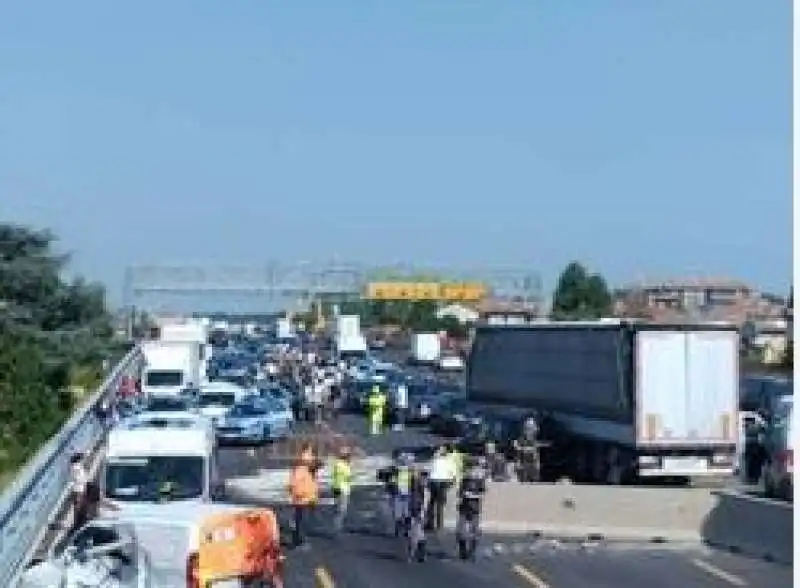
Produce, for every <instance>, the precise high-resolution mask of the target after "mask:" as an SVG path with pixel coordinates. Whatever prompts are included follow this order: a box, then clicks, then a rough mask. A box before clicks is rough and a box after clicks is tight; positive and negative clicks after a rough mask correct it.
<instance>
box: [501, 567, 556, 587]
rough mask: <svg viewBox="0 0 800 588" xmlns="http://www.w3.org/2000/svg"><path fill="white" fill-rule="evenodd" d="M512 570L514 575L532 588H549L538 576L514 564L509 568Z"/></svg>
mask: <svg viewBox="0 0 800 588" xmlns="http://www.w3.org/2000/svg"><path fill="white" fill-rule="evenodd" d="M511 569H512V570H514V573H515V574H516V575H518V576H519V577H520V578H522V579H523V580H525V581H526V582H527V583H528V584H530V585H531V586H533V587H534V588H550V585H549V584H548V583H547V582H545V581H544V580H542V579H541V578H540V577H539V576H537V575H536V574H534V573H533V572H532V571H530V570H529V569H528V568H526V567H525V566H523V565H520V564H514V565H513V566H512V567H511Z"/></svg>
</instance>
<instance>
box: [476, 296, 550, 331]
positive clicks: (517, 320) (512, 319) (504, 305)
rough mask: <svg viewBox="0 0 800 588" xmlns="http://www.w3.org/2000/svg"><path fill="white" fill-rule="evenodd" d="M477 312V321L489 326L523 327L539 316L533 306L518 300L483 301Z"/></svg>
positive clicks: (537, 310) (538, 312)
mask: <svg viewBox="0 0 800 588" xmlns="http://www.w3.org/2000/svg"><path fill="white" fill-rule="evenodd" d="M477 311H478V313H479V316H480V319H479V320H480V321H481V322H485V323H487V324H490V325H525V324H528V323H532V322H534V321H535V320H536V319H537V318H538V317H539V316H540V314H541V312H540V311H539V309H538V308H536V306H535V305H532V304H530V303H526V302H522V301H518V300H484V301H483V302H481V303H480V304H479V305H478V307H477Z"/></svg>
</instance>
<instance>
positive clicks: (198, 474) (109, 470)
mask: <svg viewBox="0 0 800 588" xmlns="http://www.w3.org/2000/svg"><path fill="white" fill-rule="evenodd" d="M104 481H105V494H106V496H107V497H108V498H111V499H112V500H120V501H129V502H139V501H149V500H158V499H159V498H160V497H161V496H162V494H161V493H163V492H164V491H165V490H164V489H165V488H167V487H169V495H168V496H169V498H170V499H173V500H188V499H192V498H201V497H202V496H203V494H204V492H203V491H204V488H205V459H204V458H203V457H201V456H158V457H153V456H150V457H126V458H109V460H108V461H107V463H106V467H105V480H104Z"/></svg>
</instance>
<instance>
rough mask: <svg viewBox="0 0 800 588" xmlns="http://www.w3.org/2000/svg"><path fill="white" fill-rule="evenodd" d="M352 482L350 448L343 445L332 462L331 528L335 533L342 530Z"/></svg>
mask: <svg viewBox="0 0 800 588" xmlns="http://www.w3.org/2000/svg"><path fill="white" fill-rule="evenodd" d="M352 484H353V471H352V468H351V466H350V449H349V448H348V447H343V448H342V449H341V450H340V451H339V457H338V458H337V459H336V461H334V462H333V498H334V500H335V501H336V511H335V514H334V521H333V529H334V533H335V534H337V535H338V534H339V533H341V532H342V531H343V530H344V523H345V519H346V518H347V510H348V508H349V506H350V490H351V488H352Z"/></svg>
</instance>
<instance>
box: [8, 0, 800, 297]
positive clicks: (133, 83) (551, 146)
mask: <svg viewBox="0 0 800 588" xmlns="http://www.w3.org/2000/svg"><path fill="white" fill-rule="evenodd" d="M790 47H791V3H790V2H788V1H786V0H772V1H769V2H757V1H755V0H749V1H745V0H704V1H703V2H697V1H696V0H694V1H689V0H648V1H641V0H625V1H623V0H604V1H603V2H590V1H588V0H584V1H572V2H544V1H534V0H525V1H523V0H519V1H511V0H500V1H497V0H496V1H493V2H489V1H477V0H472V1H470V0H450V1H445V0H404V1H402V2H397V1H393V2H389V1H379V0H361V1H356V0H339V1H338V2H327V1H322V0H318V1H316V2H310V1H301V0H295V1H292V2H277V1H266V0H252V1H240V2H220V1H218V0H214V1H212V0H169V1H168V2H164V1H162V2H153V1H140V2H124V3H123V2H108V1H100V0H97V1H88V0H87V1H79V2H56V1H49V2H45V1H36V0H29V1H26V2H13V3H11V2H7V3H4V4H3V7H2V8H0V218H3V219H13V220H16V221H20V222H25V223H35V224H37V225H47V226H50V227H52V228H53V229H54V230H56V231H57V232H58V234H59V235H60V236H61V237H62V240H63V246H64V247H65V248H67V249H70V250H72V251H73V252H74V258H75V268H76V269H77V270H79V271H82V272H84V273H87V274H88V275H90V276H91V277H93V278H97V279H102V280H104V281H105V282H107V283H108V285H109V289H110V291H111V293H112V294H114V295H117V296H118V295H119V293H120V292H121V288H122V275H123V270H124V268H125V267H126V266H128V265H131V264H136V263H155V262H162V263H169V262H177V263H192V262H202V263H206V264H213V263H226V262H230V263H237V264H254V265H255V264H260V263H264V262H265V261H266V260H268V259H277V260H281V261H284V262H292V261H296V260H308V259H311V260H325V259H329V258H330V257H331V256H333V255H334V254H335V255H336V256H337V257H338V258H340V259H345V260H356V261H362V262H370V263H386V262H394V261H398V260H406V261H414V262H417V263H420V264H436V265H443V264H444V265H453V266H458V267H465V266H466V267H470V266H475V267H484V266H491V265H496V266H515V267H526V268H530V269H532V270H535V271H537V272H540V273H541V275H542V276H543V278H544V280H545V283H546V284H547V285H552V284H553V282H554V280H555V278H556V276H557V274H558V272H559V270H560V269H561V268H562V267H563V265H564V264H565V263H566V262H567V261H569V260H570V259H573V258H576V259H580V260H583V261H585V262H587V263H588V264H589V265H590V266H591V267H593V268H595V269H597V270H599V271H601V272H603V273H604V274H606V275H607V276H608V278H609V279H610V280H611V281H613V282H626V281H631V280H634V279H640V278H643V277H674V276H685V275H697V274H705V275H709V274H710V275H726V276H734V277H740V278H743V279H745V280H748V281H750V282H753V283H755V284H758V285H760V286H762V287H764V288H767V289H772V290H777V291H785V290H786V288H787V287H788V283H789V281H790V277H789V276H790V272H791V226H792V225H791V184H790V181H791V131H790V120H791V74H790V67H791V57H790Z"/></svg>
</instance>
